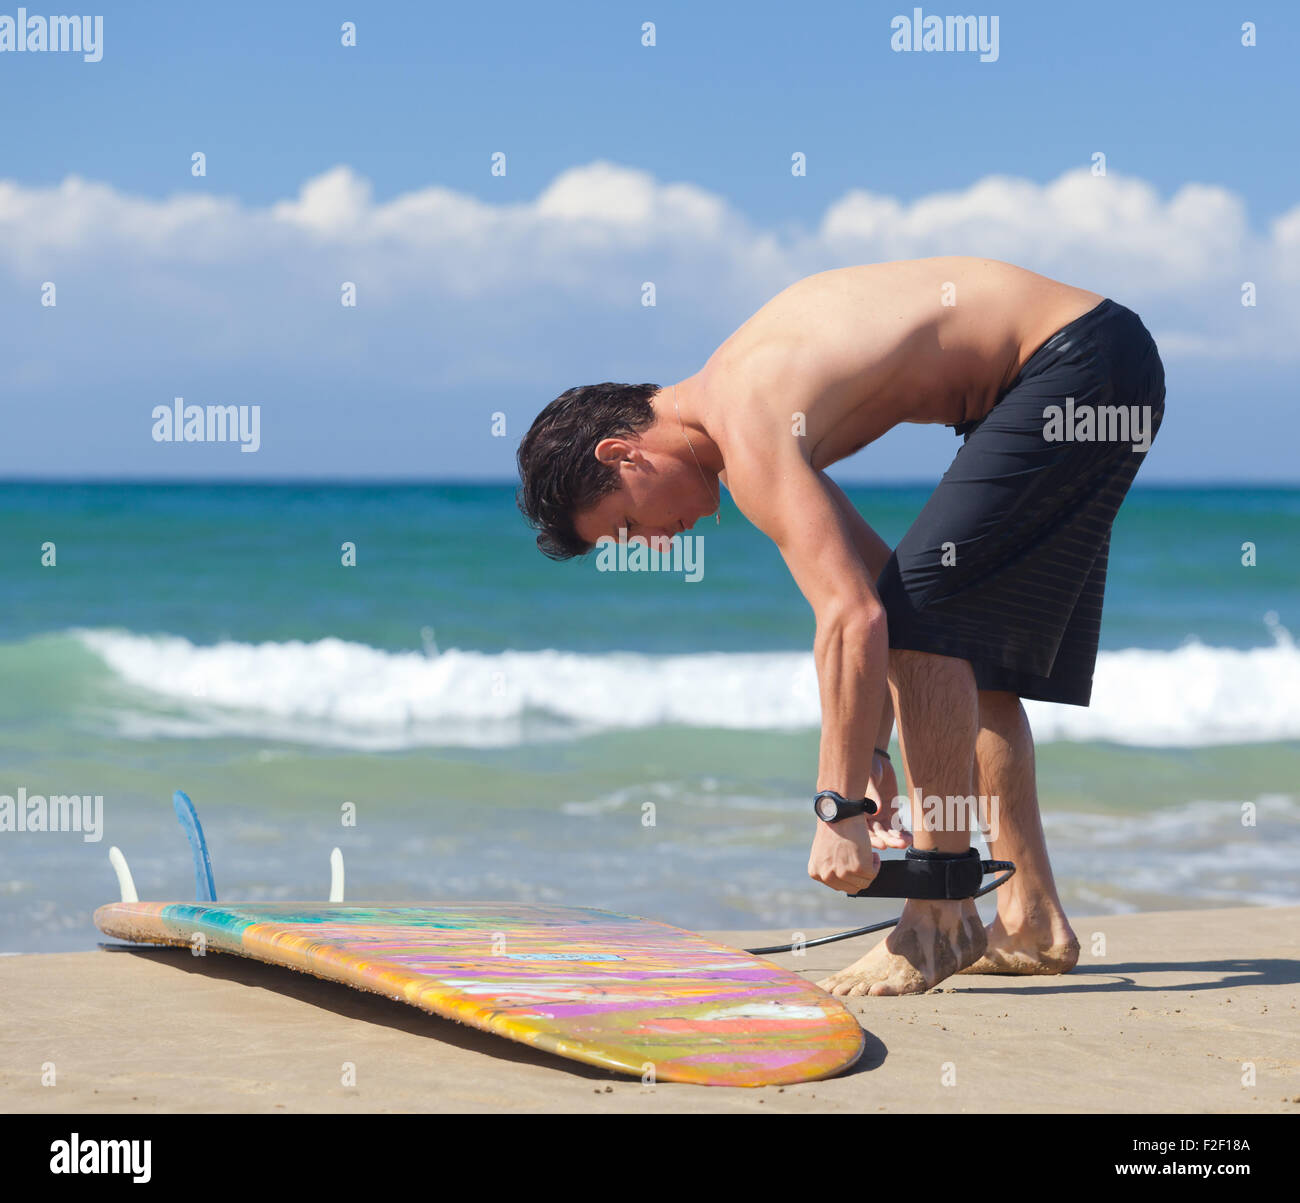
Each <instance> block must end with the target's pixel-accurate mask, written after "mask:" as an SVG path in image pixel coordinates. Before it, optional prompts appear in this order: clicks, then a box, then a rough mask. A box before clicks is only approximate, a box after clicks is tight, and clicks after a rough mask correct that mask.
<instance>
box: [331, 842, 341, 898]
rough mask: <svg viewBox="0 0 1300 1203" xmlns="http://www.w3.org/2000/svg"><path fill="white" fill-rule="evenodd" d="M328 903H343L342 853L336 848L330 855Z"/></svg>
mask: <svg viewBox="0 0 1300 1203" xmlns="http://www.w3.org/2000/svg"><path fill="white" fill-rule="evenodd" d="M330 901H331V902H342V901H343V853H342V852H341V851H340V850H339V849H338V848H335V849H334V851H333V852H331V853H330Z"/></svg>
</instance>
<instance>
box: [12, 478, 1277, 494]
mask: <svg viewBox="0 0 1300 1203" xmlns="http://www.w3.org/2000/svg"><path fill="white" fill-rule="evenodd" d="M836 483H837V484H839V485H840V486H841V487H844V488H850V489H906V488H915V489H923V488H930V489H934V488H937V487H938V484H939V482H938V481H937V480H935V479H934V478H931V477H925V478H916V477H899V478H890V479H882V478H880V477H876V478H875V479H873V480H838V481H836ZM11 485H69V486H73V485H138V486H148V485H161V486H173V487H193V488H211V487H219V488H250V489H255V488H295V487H304V486H317V487H321V486H329V487H333V488H376V487H392V488H421V487H433V486H443V485H451V486H462V487H469V486H477V487H483V488H507V487H508V488H512V489H514V488H518V486H519V481H518V479H517V478H512V477H496V476H491V477H487V476H485V477H473V476H388V477H370V476H277V477H267V478H265V479H258V478H250V477H230V476H211V477H192V476H8V475H4V474H0V488H2V487H5V486H11ZM1244 488H1254V489H1300V478H1296V479H1293V480H1281V479H1278V480H1272V479H1267V478H1262V479H1261V478H1257V479H1246V480H1243V479H1240V478H1217V477H1209V478H1192V477H1189V478H1187V479H1185V480H1148V481H1141V480H1135V481H1134V482H1133V484H1132V486H1131V490H1130V491H1135V490H1142V491H1153V490H1159V489H1244Z"/></svg>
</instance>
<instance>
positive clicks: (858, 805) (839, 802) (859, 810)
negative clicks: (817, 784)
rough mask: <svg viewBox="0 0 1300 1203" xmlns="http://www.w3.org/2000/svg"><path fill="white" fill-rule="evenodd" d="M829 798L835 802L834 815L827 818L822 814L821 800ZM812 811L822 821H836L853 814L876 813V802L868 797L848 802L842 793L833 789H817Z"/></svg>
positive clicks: (850, 816)
mask: <svg viewBox="0 0 1300 1203" xmlns="http://www.w3.org/2000/svg"><path fill="white" fill-rule="evenodd" d="M823 798H829V799H830V800H831V801H832V802H834V804H835V817H834V818H827V817H826V816H825V815H824V814H822V806H821V800H822V799H823ZM813 812H814V813H815V814H816V815H817V817H818V818H819V819H821V821H822V822H823V823H838V822H839V821H840V820H841V819H850V818H852V817H853V816H854V815H874V814H875V813H876V804H875V803H874V802H873V801H872V800H871V799H870V798H860V799H859V800H858V801H856V802H850V801H849V799H848V798H846V797H845V796H844V795H843V794H837V793H836V792H835V791H834V790H833V789H823V790H818V791H817V795H816V796H815V797H814V798H813Z"/></svg>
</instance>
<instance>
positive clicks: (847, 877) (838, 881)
mask: <svg viewBox="0 0 1300 1203" xmlns="http://www.w3.org/2000/svg"><path fill="white" fill-rule="evenodd" d="M871 845H872V836H871V828H870V825H869V823H868V819H867V816H866V815H854V816H853V818H851V819H841V820H840V821H839V822H838V823H823V822H822V821H821V819H818V820H817V834H816V835H815V836H813V843H812V852H811V854H810V855H809V857H808V876H809V877H811V878H812V879H813V880H814V881H820V882H821V883H822V884H823V885H826V886H829V887H830V888H831V889H832V890H843V891H844V892H845V893H846V894H856V893H857V892H858V891H859V890H865V889H866V888H867V886H869V885H870V884H871V883H872V881H873V880H874V879H875V876H876V874H877V873H879V872H880V857H879V856H878V855H877V854H876V853H875V852H873V851H872V849H871Z"/></svg>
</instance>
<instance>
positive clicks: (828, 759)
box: [727, 439, 889, 893]
mask: <svg viewBox="0 0 1300 1203" xmlns="http://www.w3.org/2000/svg"><path fill="white" fill-rule="evenodd" d="M727 476H728V480H727V487H728V489H729V490H730V491H731V495H732V498H733V500H734V501H735V502H736V505H737V506H738V507H739V508H740V510H741V512H742V513H744V514H745V516H746V517H747V518H748V519H749V520H750V521H751V522H753V523H754V525H755V526H757V527H758V528H759V529H760V530H762V531H763V532H764V533H765V534H766V535H767V536H768V537H769V538H771V539H772V540H773V542H775V543H776V545H777V547H778V548H779V549H780V551H781V555H782V556H783V557H784V559H785V562H786V565H787V566H788V568H789V569H790V573H791V575H792V576H793V577H794V580H795V584H796V585H798V587H799V590H800V592H802V593H803V595H804V597H805V598H807V600H808V603H809V605H811V606H812V609H813V614H814V616H815V617H816V621H817V636H816V639H815V641H814V644H813V656H814V659H815V660H816V663H817V680H818V685H819V690H820V695H821V709H822V732H821V746H820V754H819V759H818V773H817V783H816V785H817V788H818V789H833V790H836V791H837V792H838V793H841V794H843V795H844V796H845V797H846V798H861V797H863V796H864V795H865V794H866V792H867V785H868V782H869V780H870V778H871V767H872V747H873V745H872V742H871V736H872V735H873V734H874V733H876V732H877V731H878V730H879V728H880V725H881V717H882V714H883V712H884V707H885V702H886V698H887V696H888V683H887V672H888V664H889V642H888V637H887V633H886V626H885V614H884V610H883V608H882V607H881V605H880V600H879V598H878V597H877V596H876V591H875V588H874V585H873V584H872V579H871V577H872V573H871V569H870V568H869V567H868V565H867V564H866V563H865V562H864V559H863V556H862V555H861V554H860V553H859V551H858V550H857V547H856V546H855V542H854V537H853V535H854V532H853V528H852V524H851V522H850V520H849V518H848V517H847V516H846V514H845V513H844V512H843V510H842V509H841V506H840V504H839V502H837V500H836V497H835V493H836V492H838V490H836V489H835V486H834V485H833V484H832V483H831V481H830V480H829V479H828V478H827V477H825V476H824V475H823V474H822V473H820V472H817V471H816V470H815V469H814V468H812V466H811V465H810V464H809V463H808V462H807V461H806V460H805V459H804V458H803V456H802V454H801V453H800V450H799V448H798V446H797V444H796V443H795V441H794V440H793V439H791V440H789V441H788V443H787V442H785V441H784V440H778V442H777V443H776V444H774V445H773V446H771V447H769V448H766V449H765V450H764V451H763V452H762V453H760V454H759V455H753V454H750V455H741V456H737V455H733V456H731V457H729V459H728V462H727ZM873 558H874V557H873ZM877 863H878V858H876V857H875V856H874V854H873V853H872V852H871V840H870V834H869V825H868V824H867V822H866V819H865V817H859V818H854V819H845V820H842V821H841V822H839V823H836V824H834V825H833V826H832V825H830V824H826V823H821V822H818V832H817V837H816V839H815V840H814V844H813V854H812V857H811V859H810V862H809V872H810V873H811V874H812V876H814V877H816V878H817V879H818V880H820V881H824V882H825V883H826V884H827V885H829V886H831V887H832V888H833V889H839V890H845V891H846V892H850V893H851V892H854V891H856V890H859V889H862V888H863V887H865V886H866V885H869V884H870V882H871V879H872V878H873V877H874V876H875V873H876V867H875V866H876V864H877Z"/></svg>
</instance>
